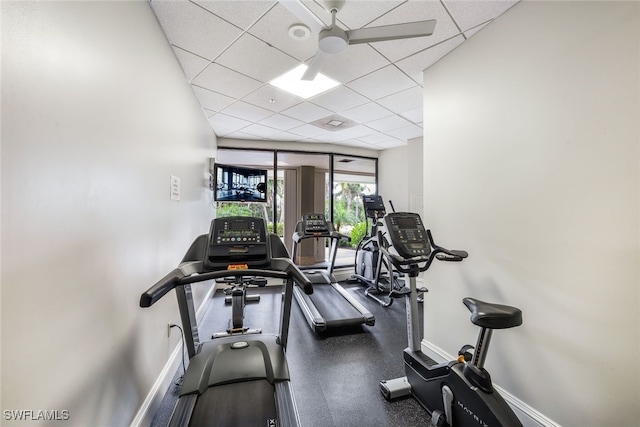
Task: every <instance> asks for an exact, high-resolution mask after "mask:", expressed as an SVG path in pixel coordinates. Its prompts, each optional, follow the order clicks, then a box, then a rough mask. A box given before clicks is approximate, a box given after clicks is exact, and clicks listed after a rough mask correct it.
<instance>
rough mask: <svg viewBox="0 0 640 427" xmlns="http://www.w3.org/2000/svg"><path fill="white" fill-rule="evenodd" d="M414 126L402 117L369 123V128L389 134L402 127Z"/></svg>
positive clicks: (391, 117)
mask: <svg viewBox="0 0 640 427" xmlns="http://www.w3.org/2000/svg"><path fill="white" fill-rule="evenodd" d="M410 124H412V123H411V122H409V121H408V120H406V119H403V118H402V117H400V116H395V115H394V116H389V117H385V118H384V119H380V120H375V121H373V122H368V123H367V126H369V127H371V128H373V129H375V130H377V131H380V132H388V131H390V130H392V129H398V128H401V127H405V126H409V125H410Z"/></svg>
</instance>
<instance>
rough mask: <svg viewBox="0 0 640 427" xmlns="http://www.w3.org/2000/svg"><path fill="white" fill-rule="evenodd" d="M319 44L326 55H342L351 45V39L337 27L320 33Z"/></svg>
mask: <svg viewBox="0 0 640 427" xmlns="http://www.w3.org/2000/svg"><path fill="white" fill-rule="evenodd" d="M318 44H319V47H320V50H321V51H323V52H324V53H329V54H334V53H340V52H342V51H344V50H345V49H346V48H347V46H348V45H349V38H348V37H347V33H346V32H345V31H344V30H343V29H342V28H339V27H337V26H335V27H331V28H327V29H325V30H322V31H321V32H320V37H319V40H318Z"/></svg>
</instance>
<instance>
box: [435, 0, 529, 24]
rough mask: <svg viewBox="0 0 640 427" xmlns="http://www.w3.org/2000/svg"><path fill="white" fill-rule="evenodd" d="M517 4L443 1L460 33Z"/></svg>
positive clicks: (496, 0) (504, 0)
mask: <svg viewBox="0 0 640 427" xmlns="http://www.w3.org/2000/svg"><path fill="white" fill-rule="evenodd" d="M517 2H518V1H517V0H474V1H468V0H443V3H444V5H445V6H446V8H447V9H448V10H449V12H451V15H452V16H453V19H455V21H456V23H457V24H458V26H460V29H461V30H462V31H466V30H468V29H470V28H473V27H475V26H477V25H479V24H482V23H484V22H487V21H489V20H491V19H494V18H496V17H498V16H500V15H501V14H503V13H504V12H506V11H507V10H508V9H509V8H511V7H512V6H513V5H514V4H516V3H517Z"/></svg>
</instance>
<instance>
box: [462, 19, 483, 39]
mask: <svg viewBox="0 0 640 427" xmlns="http://www.w3.org/2000/svg"><path fill="white" fill-rule="evenodd" d="M487 25H489V23H488V22H485V23H484V24H480V25H478V26H477V27H473V28H472V29H470V30H467V31H465V32H464V36H465V37H466V38H467V39H468V38H469V37H471V36H472V35H474V34H475V33H477V32H478V31H480V30H481V29H483V28H484V27H486V26H487Z"/></svg>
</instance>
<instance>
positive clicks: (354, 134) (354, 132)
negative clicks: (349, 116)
mask: <svg viewBox="0 0 640 427" xmlns="http://www.w3.org/2000/svg"><path fill="white" fill-rule="evenodd" d="M376 132H377V131H376V130H374V129H371V128H370V127H368V126H364V125H357V126H354V127H351V128H348V129H345V130H341V131H338V132H334V133H339V134H340V135H342V136H344V137H345V138H361V137H363V136H368V135H372V134H374V133H376Z"/></svg>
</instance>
